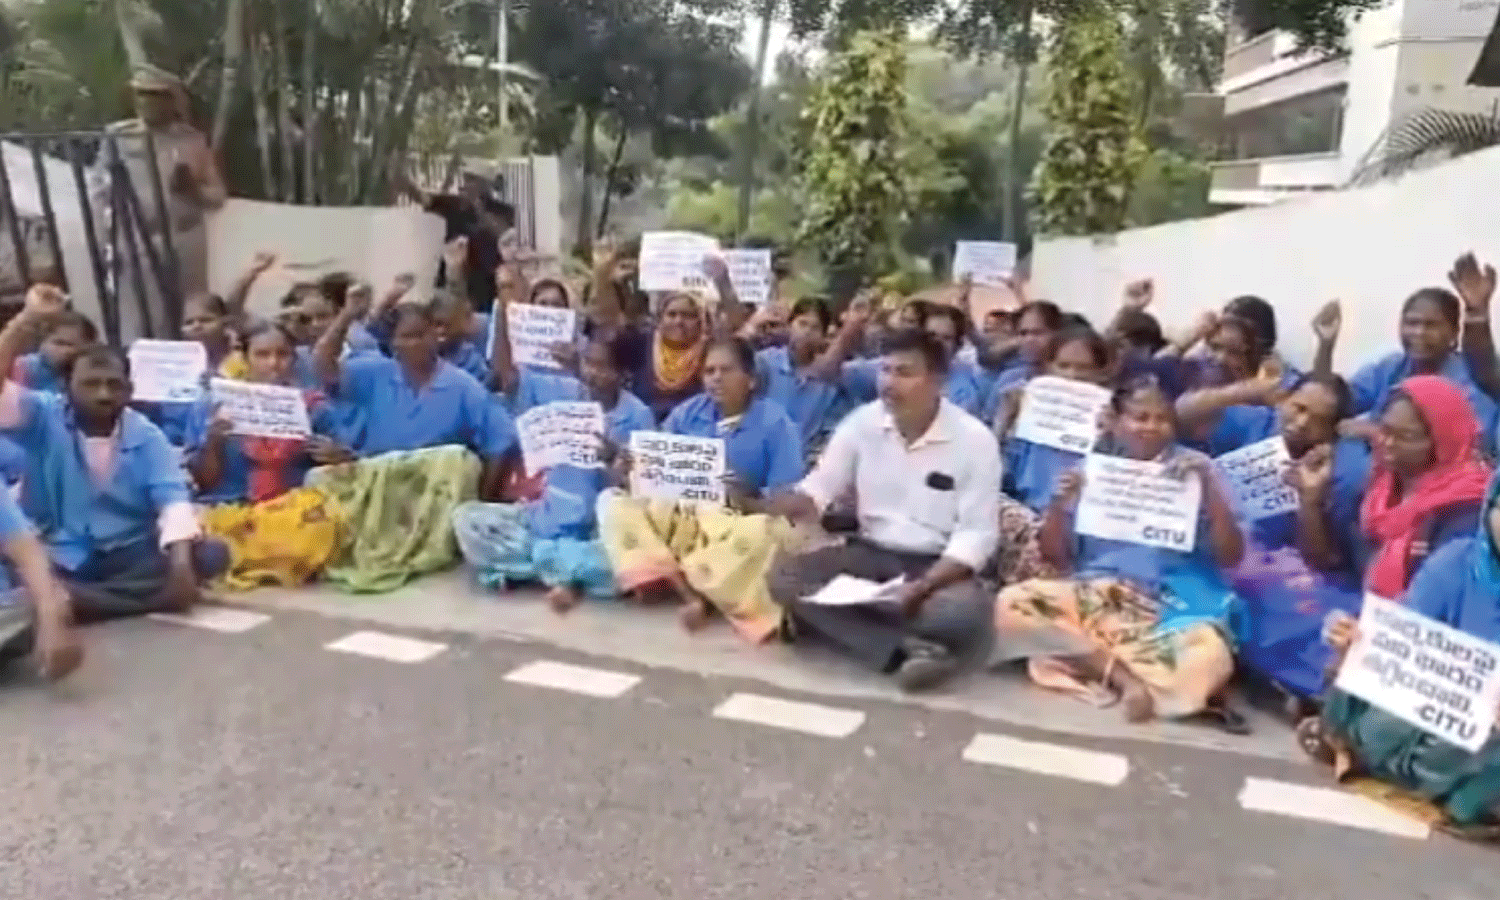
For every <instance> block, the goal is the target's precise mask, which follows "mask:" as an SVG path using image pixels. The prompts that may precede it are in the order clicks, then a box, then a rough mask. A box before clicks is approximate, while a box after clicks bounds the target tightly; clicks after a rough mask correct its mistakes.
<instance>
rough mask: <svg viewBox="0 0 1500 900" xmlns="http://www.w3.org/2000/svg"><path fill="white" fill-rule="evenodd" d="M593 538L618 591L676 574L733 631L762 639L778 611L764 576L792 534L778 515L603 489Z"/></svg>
mask: <svg viewBox="0 0 1500 900" xmlns="http://www.w3.org/2000/svg"><path fill="white" fill-rule="evenodd" d="M598 515H599V542H600V543H601V544H602V545H603V547H604V553H605V555H606V556H608V557H609V563H610V568H612V569H613V570H614V573H615V581H616V583H617V584H618V585H619V587H620V589H621V590H623V591H626V592H630V591H637V590H641V589H644V588H648V587H651V586H653V585H660V584H666V583H669V582H670V581H671V580H672V579H673V578H674V577H677V576H680V577H681V578H682V580H683V581H685V582H686V583H687V585H688V586H689V587H691V588H692V589H693V590H695V591H697V592H698V593H700V594H702V595H703V597H705V598H706V599H707V600H708V601H709V602H710V603H712V604H713V605H714V607H715V608H717V609H718V610H719V612H721V613H723V614H724V617H725V618H726V619H728V620H729V623H730V624H731V625H733V626H734V628H735V630H737V631H738V632H739V633H740V634H741V635H743V636H744V637H745V638H746V639H747V640H749V641H751V642H752V643H756V644H759V643H763V642H765V641H766V640H767V639H769V638H770V637H772V636H773V635H775V634H776V633H777V632H778V631H779V630H780V628H781V623H782V610H781V607H780V606H778V605H777V604H776V601H774V600H772V599H771V594H770V591H769V590H768V589H767V587H766V576H767V575H768V574H769V573H770V571H771V565H772V563H773V561H774V560H775V558H776V555H777V553H778V552H779V551H780V550H781V548H782V547H783V546H786V545H788V544H790V543H792V542H793V541H794V540H795V538H796V535H797V534H798V532H797V531H796V530H795V529H793V527H792V526H791V525H790V524H789V523H788V522H787V521H786V520H784V519H779V518H772V517H771V516H765V515H741V514H740V513H737V512H734V511H733V510H730V509H728V508H727V507H723V506H718V505H715V504H709V503H676V502H672V501H668V500H652V499H649V498H644V497H631V496H629V495H627V494H625V493H624V492H622V491H618V490H615V491H606V492H605V493H604V494H602V495H600V497H599V502H598Z"/></svg>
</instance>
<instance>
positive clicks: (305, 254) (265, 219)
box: [208, 197, 445, 318]
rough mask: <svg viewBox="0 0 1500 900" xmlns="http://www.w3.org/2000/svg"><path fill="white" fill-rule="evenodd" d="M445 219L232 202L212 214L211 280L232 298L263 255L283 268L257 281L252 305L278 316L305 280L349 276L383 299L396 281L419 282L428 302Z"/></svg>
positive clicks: (403, 209)
mask: <svg viewBox="0 0 1500 900" xmlns="http://www.w3.org/2000/svg"><path fill="white" fill-rule="evenodd" d="M444 228H445V226H444V224H443V220H442V218H441V217H439V216H437V215H435V214H433V213H430V212H426V211H425V210H423V209H422V207H420V206H301V205H297V204H292V203H267V202H264V201H260V200H241V199H239V198H236V197H231V198H230V199H229V200H228V202H226V203H225V204H224V205H223V206H222V207H221V208H220V209H219V210H218V211H216V212H215V213H213V214H212V215H210V216H209V217H208V283H209V287H210V288H211V289H212V290H213V291H214V292H215V293H217V294H218V295H219V296H221V297H227V296H229V294H230V292H231V291H232V290H233V289H234V286H235V283H236V282H237V281H239V279H240V277H241V276H243V275H244V274H245V269H246V268H247V267H248V266H249V265H250V261H251V259H253V258H254V257H255V254H257V253H271V254H274V255H275V256H276V265H275V266H273V267H272V268H271V269H270V270H269V271H267V272H266V273H264V274H263V275H261V276H260V277H259V278H257V279H255V283H254V284H253V285H251V287H250V296H249V297H247V298H246V301H245V308H246V309H247V310H249V311H250V312H251V313H254V314H256V315H259V316H263V317H265V318H273V317H274V316H275V315H276V311H277V309H278V304H279V303H280V301H281V298H282V297H284V296H286V293H287V291H289V290H290V289H291V287H292V286H293V285H294V284H297V283H299V282H309V281H317V280H318V279H319V278H321V277H322V276H324V275H329V274H332V273H335V272H347V273H349V274H351V275H353V276H354V277H355V278H359V279H366V280H368V281H369V282H370V285H371V287H372V288H374V291H375V296H376V297H379V296H380V295H381V294H382V293H384V292H385V291H386V289H387V288H389V287H390V286H391V284H392V283H394V282H395V280H396V278H397V276H399V275H403V274H410V275H412V276H414V277H415V278H416V280H417V286H416V288H415V290H413V292H412V296H416V297H419V298H420V297H425V296H427V294H428V292H429V289H430V288H431V287H432V284H433V281H434V280H435V279H436V277H437V269H438V264H439V263H441V262H442V259H443V233H444Z"/></svg>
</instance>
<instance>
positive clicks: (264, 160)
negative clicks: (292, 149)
mask: <svg viewBox="0 0 1500 900" xmlns="http://www.w3.org/2000/svg"><path fill="white" fill-rule="evenodd" d="M246 33H247V34H248V35H250V39H249V40H248V41H247V42H246V52H247V54H248V56H249V62H250V101H251V104H252V107H253V108H254V110H255V149H256V150H257V151H258V152H259V155H260V186H261V194H262V195H264V196H265V197H266V199H268V200H274V199H276V194H277V186H276V170H275V167H273V166H272V165H271V117H270V115H269V114H268V113H267V112H266V73H265V67H264V66H262V65H261V43H260V35H259V33H258V31H257V29H256V28H255V27H254V22H253V21H252V22H251V23H249V27H247V28H246Z"/></svg>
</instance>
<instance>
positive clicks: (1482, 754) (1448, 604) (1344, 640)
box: [1298, 479, 1500, 835]
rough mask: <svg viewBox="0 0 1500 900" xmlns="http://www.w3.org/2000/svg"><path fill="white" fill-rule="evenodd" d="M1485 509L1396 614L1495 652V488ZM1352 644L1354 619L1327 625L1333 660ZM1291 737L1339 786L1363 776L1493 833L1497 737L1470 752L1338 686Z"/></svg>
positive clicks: (1498, 778)
mask: <svg viewBox="0 0 1500 900" xmlns="http://www.w3.org/2000/svg"><path fill="white" fill-rule="evenodd" d="M1484 503H1485V512H1484V514H1483V515H1482V516H1481V518H1480V524H1479V528H1478V530H1477V532H1476V533H1475V534H1474V535H1473V536H1472V537H1468V538H1464V539H1461V540H1456V541H1450V542H1449V543H1448V544H1446V545H1445V546H1444V547H1443V548H1442V549H1441V550H1438V551H1436V552H1435V553H1433V555H1432V556H1430V557H1428V559H1427V561H1426V562H1425V563H1424V564H1423V565H1422V568H1421V569H1420V570H1419V571H1418V572H1417V575H1416V577H1415V578H1414V579H1412V582H1411V587H1410V589H1409V590H1407V592H1406V597H1405V599H1404V600H1403V601H1402V605H1403V606H1405V607H1406V608H1407V609H1410V610H1412V611H1414V612H1418V613H1421V614H1422V615H1424V616H1427V617H1429V618H1432V619H1435V620H1437V621H1439V622H1441V623H1443V624H1445V625H1448V626H1450V627H1452V628H1456V629H1458V630H1459V631H1461V632H1463V633H1464V634H1467V635H1470V636H1472V637H1476V638H1480V639H1482V640H1486V641H1489V642H1490V643H1492V644H1493V643H1500V479H1497V480H1496V481H1494V482H1492V483H1491V485H1490V488H1489V492H1488V498H1487V499H1486V500H1485V501H1484ZM1357 635H1358V622H1357V621H1356V619H1355V617H1354V616H1353V615H1352V614H1344V615H1341V616H1337V617H1335V618H1334V619H1332V620H1331V621H1330V622H1329V623H1328V628H1327V630H1326V640H1327V641H1328V643H1329V645H1330V646H1331V647H1332V648H1333V653H1334V655H1335V658H1336V659H1339V660H1341V659H1342V658H1343V656H1344V654H1346V653H1347V652H1348V650H1349V648H1350V647H1351V646H1352V645H1353V643H1354V640H1355V638H1356V637H1357ZM1298 737H1299V739H1300V742H1301V743H1302V746H1303V747H1304V748H1306V749H1307V750H1308V751H1309V752H1310V753H1312V754H1313V755H1314V756H1315V757H1316V758H1318V759H1320V760H1322V761H1323V762H1326V763H1331V764H1332V765H1333V766H1334V772H1335V774H1336V775H1337V776H1338V777H1339V778H1340V779H1344V778H1351V777H1354V776H1356V775H1362V776H1368V777H1370V778H1374V779H1377V780H1379V781H1382V782H1384V783H1386V784H1388V785H1391V786H1394V787H1396V788H1398V789H1400V790H1402V791H1406V792H1408V793H1410V794H1413V795H1415V796H1416V798H1419V799H1420V800H1422V801H1425V802H1427V803H1428V804H1431V805H1432V806H1433V807H1435V808H1436V810H1435V811H1436V812H1438V813H1440V816H1439V817H1438V818H1439V821H1442V822H1444V823H1445V824H1447V825H1449V826H1452V827H1454V828H1455V829H1457V830H1458V831H1459V832H1460V833H1463V832H1464V831H1466V830H1467V829H1469V828H1473V827H1476V826H1490V827H1489V829H1487V830H1486V832H1482V833H1489V834H1491V835H1492V834H1493V826H1495V825H1500V731H1495V732H1492V733H1491V734H1490V736H1489V739H1488V740H1487V741H1486V742H1485V743H1484V745H1483V746H1481V747H1480V749H1479V750H1478V751H1477V752H1473V753H1471V752H1470V751H1468V750H1465V749H1462V748H1460V747H1457V746H1455V745H1453V744H1450V743H1448V742H1447V741H1444V740H1442V739H1440V738H1437V737H1433V736H1432V735H1430V734H1428V733H1427V732H1425V731H1423V730H1422V729H1421V728H1418V727H1416V726H1414V725H1411V724H1408V723H1407V722H1406V721H1404V720H1402V719H1399V718H1397V717H1396V716H1393V715H1391V714H1390V713H1388V712H1386V711H1384V710H1382V709H1379V708H1377V707H1375V706H1372V705H1371V704H1369V703H1367V702H1366V701H1364V700H1361V699H1359V698H1357V697H1355V696H1353V695H1351V694H1346V693H1344V692H1343V691H1341V690H1339V689H1338V688H1336V687H1335V688H1331V689H1330V690H1329V692H1328V698H1327V700H1326V702H1325V703H1324V705H1323V711H1322V715H1321V716H1320V718H1317V719H1309V720H1308V721H1307V722H1305V723H1304V724H1303V725H1302V726H1301V727H1300V728H1298Z"/></svg>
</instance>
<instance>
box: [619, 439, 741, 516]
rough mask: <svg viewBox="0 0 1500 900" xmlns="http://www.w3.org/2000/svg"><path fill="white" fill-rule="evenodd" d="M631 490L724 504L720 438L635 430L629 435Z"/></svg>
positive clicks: (722, 453)
mask: <svg viewBox="0 0 1500 900" xmlns="http://www.w3.org/2000/svg"><path fill="white" fill-rule="evenodd" d="M630 492H631V493H632V494H634V495H636V496H637V497H654V498H656V499H658V500H696V501H707V502H711V503H723V502H724V441H723V439H722V438H703V437H686V436H684V435H680V434H666V433H664V432H660V431H637V432H635V433H634V434H632V435H631V436H630Z"/></svg>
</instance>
